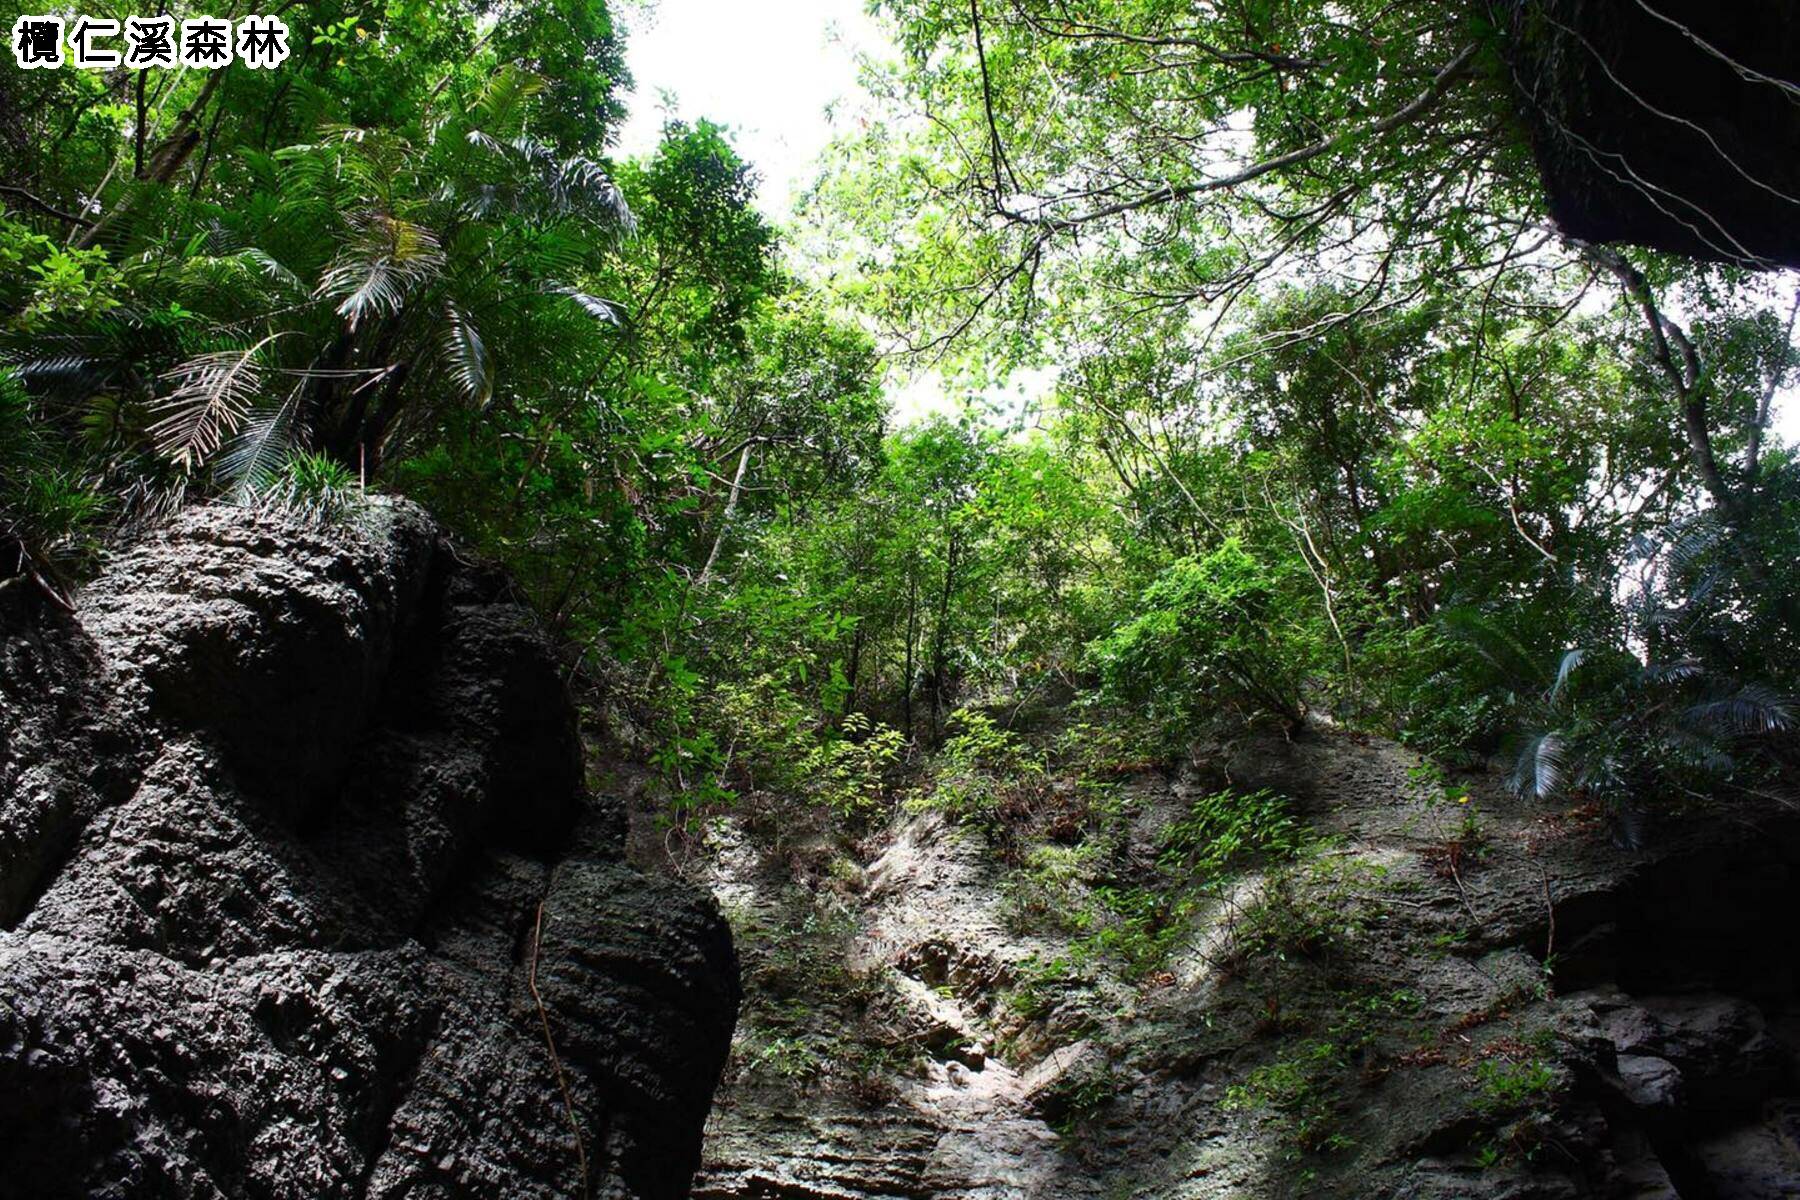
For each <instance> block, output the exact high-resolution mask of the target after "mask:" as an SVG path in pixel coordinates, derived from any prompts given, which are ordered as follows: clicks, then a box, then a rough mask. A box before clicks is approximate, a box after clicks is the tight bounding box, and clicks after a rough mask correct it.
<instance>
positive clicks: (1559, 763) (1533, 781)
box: [1512, 732, 1568, 800]
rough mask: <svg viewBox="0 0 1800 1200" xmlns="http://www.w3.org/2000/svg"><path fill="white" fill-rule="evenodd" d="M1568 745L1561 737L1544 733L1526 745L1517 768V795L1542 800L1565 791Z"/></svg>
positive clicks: (1515, 767) (1514, 779)
mask: <svg viewBox="0 0 1800 1200" xmlns="http://www.w3.org/2000/svg"><path fill="white" fill-rule="evenodd" d="M1567 757H1568V745H1567V743H1566V742H1565V740H1564V739H1563V735H1562V734H1560V733H1554V732H1552V733H1543V734H1539V735H1538V736H1537V737H1534V738H1532V739H1531V740H1530V741H1528V742H1526V743H1525V746H1524V748H1523V749H1522V750H1520V752H1519V759H1518V762H1517V763H1515V764H1514V765H1513V774H1512V787H1513V791H1515V792H1517V793H1518V794H1519V795H1521V796H1528V797H1532V798H1535V799H1538V800H1544V799H1548V798H1549V797H1551V796H1554V795H1555V794H1556V793H1557V792H1559V791H1561V790H1562V786H1563V780H1564V777H1565V774H1566V763H1567Z"/></svg>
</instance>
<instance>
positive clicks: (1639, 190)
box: [1510, 0, 1800, 267]
mask: <svg viewBox="0 0 1800 1200" xmlns="http://www.w3.org/2000/svg"><path fill="white" fill-rule="evenodd" d="M1513 11H1514V14H1515V20H1514V28H1513V36H1512V39H1511V52H1510V58H1511V60H1512V61H1511V66H1512V73H1513V80H1514V84H1515V90H1516V91H1517V93H1518V96H1519V100H1520V106H1521V110H1522V113H1523V115H1524V116H1525V118H1526V121H1527V124H1528V125H1529V126H1530V129H1531V133H1532V146H1533V149H1534V151H1535V153H1536V156H1537V161H1538V166H1539V168H1540V169H1541V171H1542V174H1543V177H1544V184H1545V188H1546V191H1547V192H1548V196H1549V200H1550V211H1551V214H1552V215H1553V216H1554V217H1555V218H1556V222H1557V224H1558V225H1559V226H1561V227H1562V229H1563V230H1564V231H1565V232H1567V233H1569V234H1571V235H1572V236H1574V237H1578V238H1581V239H1583V240H1586V241H1592V242H1631V243H1636V244H1638V245H1643V246H1652V247H1655V248H1657V249H1660V250H1669V251H1674V252H1676V253H1679V254H1685V255H1689V256H1692V257H1696V258H1702V259H1709V260H1712V261H1716V262H1730V263H1744V264H1754V265H1762V266H1767V265H1775V264H1781V265H1785V266H1790V267H1793V266H1800V107H1797V106H1796V105H1795V102H1794V89H1795V74H1796V73H1795V71H1794V63H1795V62H1796V61H1800V17H1797V16H1796V13H1795V10H1794V6H1793V5H1792V4H1789V3H1783V2H1781V0H1731V2H1730V3H1719V2H1718V0H1655V2H1654V3H1649V2H1647V0H1645V2H1640V0H1626V2H1624V3H1617V4H1596V3H1584V2H1583V0H1515V3H1514V5H1513Z"/></svg>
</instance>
